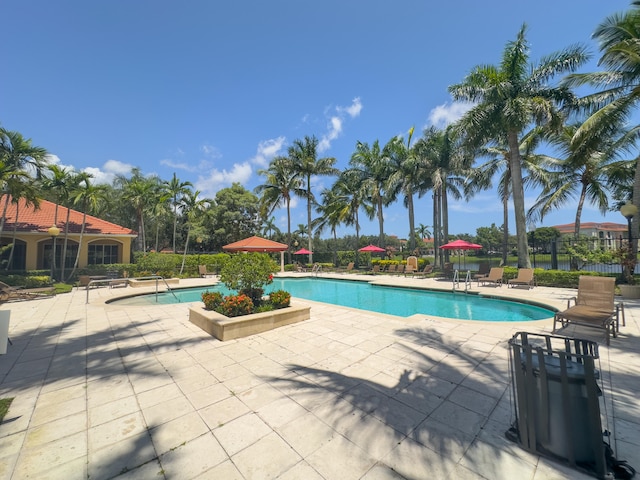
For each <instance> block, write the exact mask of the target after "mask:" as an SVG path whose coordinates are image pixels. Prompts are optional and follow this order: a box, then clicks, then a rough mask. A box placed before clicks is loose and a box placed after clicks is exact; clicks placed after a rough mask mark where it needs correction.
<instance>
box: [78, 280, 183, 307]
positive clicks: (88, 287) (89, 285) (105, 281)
mask: <svg viewBox="0 0 640 480" xmlns="http://www.w3.org/2000/svg"><path fill="white" fill-rule="evenodd" d="M131 280H155V281H156V292H155V293H156V302H158V282H159V280H162V282H163V283H164V285H165V286H166V287H167V290H168V291H169V292H171V294H172V295H173V296H174V297H175V299H176V300H177V301H178V302H180V299H179V298H178V296H177V295H176V293H175V292H174V291H173V290H172V289H171V287H170V286H169V284H168V283H167V280H166V279H165V278H164V277H163V276H162V275H149V276H146V277H134V278H131ZM111 281H113V279H112V278H103V279H99V280H91V281H90V282H89V283H88V284H87V287H86V288H87V298H86V300H85V303H89V290H90V289H91V286H92V285H98V284H101V283H104V284H107V285H108V284H109V283H110V282H111Z"/></svg>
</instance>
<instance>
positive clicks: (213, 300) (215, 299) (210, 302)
mask: <svg viewBox="0 0 640 480" xmlns="http://www.w3.org/2000/svg"><path fill="white" fill-rule="evenodd" d="M202 301H203V302H204V308H205V309H207V310H213V311H215V310H217V308H218V307H219V306H220V305H222V302H223V301H224V296H223V295H222V294H221V293H220V292H210V291H208V290H207V291H206V292H204V293H203V294H202Z"/></svg>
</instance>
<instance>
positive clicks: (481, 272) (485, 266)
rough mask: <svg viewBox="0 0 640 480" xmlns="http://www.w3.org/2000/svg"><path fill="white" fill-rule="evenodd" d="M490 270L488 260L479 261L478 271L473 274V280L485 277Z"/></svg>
mask: <svg viewBox="0 0 640 480" xmlns="http://www.w3.org/2000/svg"><path fill="white" fill-rule="evenodd" d="M490 271H491V264H490V263H489V262H480V264H479V265H478V272H477V273H476V274H475V275H474V276H473V279H474V280H479V279H481V278H485V277H486V276H487V275H489V272H490Z"/></svg>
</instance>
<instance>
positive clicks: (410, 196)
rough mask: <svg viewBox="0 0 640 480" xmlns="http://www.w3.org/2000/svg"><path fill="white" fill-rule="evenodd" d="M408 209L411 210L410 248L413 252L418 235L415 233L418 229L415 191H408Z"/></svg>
mask: <svg viewBox="0 0 640 480" xmlns="http://www.w3.org/2000/svg"><path fill="white" fill-rule="evenodd" d="M407 209H408V210H409V232H410V233H409V250H410V251H411V252H413V251H414V250H415V248H416V236H415V235H414V234H413V232H415V230H416V221H415V212H414V210H413V192H412V191H409V192H407Z"/></svg>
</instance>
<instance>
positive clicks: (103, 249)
mask: <svg viewBox="0 0 640 480" xmlns="http://www.w3.org/2000/svg"><path fill="white" fill-rule="evenodd" d="M112 263H118V245H89V260H88V264H89V265H110V264H112Z"/></svg>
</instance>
